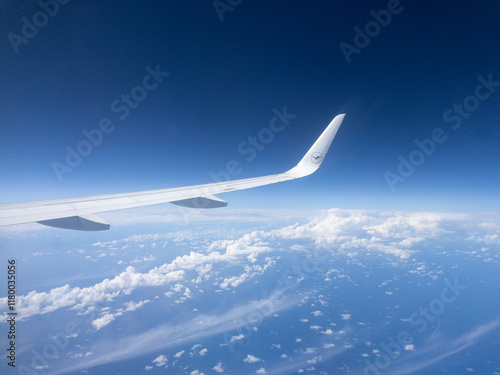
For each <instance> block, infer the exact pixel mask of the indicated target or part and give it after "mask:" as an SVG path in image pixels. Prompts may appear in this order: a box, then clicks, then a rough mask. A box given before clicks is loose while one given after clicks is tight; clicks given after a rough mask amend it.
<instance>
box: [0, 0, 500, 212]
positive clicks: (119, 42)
mask: <svg viewBox="0 0 500 375" xmlns="http://www.w3.org/2000/svg"><path fill="white" fill-rule="evenodd" d="M42 1H43V0H42ZM222 2H223V3H226V4H227V2H226V1H224V0H222ZM235 3H237V1H234V2H233V4H235ZM397 3H398V2H397V1H396V2H394V1H390V2H389V3H387V2H378V1H377V2H375V1H369V2H344V3H342V4H340V3H337V2H326V1H323V2H314V3H310V2H305V1H289V2H286V3H285V2H264V1H259V2H251V1H242V2H241V3H240V4H239V5H237V6H234V7H231V10H230V11H229V10H228V11H225V12H224V13H223V14H220V12H221V11H220V10H219V14H218V12H217V11H216V9H215V7H214V5H213V2H211V1H204V2H187V1H169V2H164V1H149V2H146V3H144V2H127V3H123V2H118V1H106V2H76V1H71V2H69V3H68V4H65V5H59V9H58V10H57V14H54V15H53V17H47V20H46V21H47V22H46V25H45V26H43V27H40V28H38V29H39V30H38V32H37V34H36V35H34V36H32V37H31V38H26V39H24V41H25V42H26V43H20V44H16V43H15V42H12V40H14V39H13V38H14V36H13V34H16V35H17V36H18V38H21V37H23V23H24V22H25V21H23V20H24V19H23V17H26V20H29V21H32V22H33V17H34V16H35V21H36V22H38V23H41V22H42V23H43V22H44V18H43V15H40V14H39V13H37V12H40V9H41V8H40V6H39V5H37V4H36V2H34V1H30V2H22V3H18V2H15V3H11V2H7V3H5V2H4V3H2V4H1V5H0V9H1V14H3V20H2V22H1V25H0V33H1V35H2V43H0V56H1V59H0V71H1V75H0V87H1V88H2V90H1V91H0V106H1V110H0V129H1V137H0V200H1V201H2V202H12V201H27V200H37V199H49V198H62V197H70V196H81V195H94V194H109V193H118V192H127V191H137V190H149V189H159V188H167V187H176V186H183V185H192V184H199V183H209V182H213V179H212V177H211V175H210V172H214V173H217V172H219V171H223V170H225V168H226V164H227V162H228V161H230V160H236V161H237V162H238V164H239V166H240V169H239V170H238V172H239V173H237V174H235V176H233V178H246V177H254V176H259V175H263V174H272V173H278V172H282V171H285V170H286V169H288V168H290V167H292V166H293V165H294V164H295V163H296V162H298V160H300V158H301V157H302V155H303V154H304V153H305V152H306V151H307V150H308V148H309V147H310V146H311V144H312V143H313V142H314V140H315V139H316V137H317V136H319V134H320V133H321V131H322V130H323V129H324V128H325V127H326V125H327V124H328V123H329V122H330V121H331V119H332V118H333V117H334V116H335V115H337V114H339V113H346V114H347V116H346V118H345V120H344V123H343V124H342V126H341V128H340V130H339V132H338V134H337V137H336V139H335V140H334V143H333V144H332V148H331V149H330V151H329V153H328V156H327V158H326V159H325V162H324V163H323V165H322V167H321V168H320V169H319V171H318V172H316V173H315V174H314V175H312V176H310V177H308V178H305V179H301V180H298V181H294V182H288V183H283V184H279V185H272V186H267V187H262V188H258V189H253V190H248V191H242V192H235V193H229V194H224V195H222V196H221V198H222V199H225V200H228V201H229V203H230V204H231V206H232V207H236V208H265V207H272V208H290V209H302V208H307V209H311V208H330V207H339V208H344V209H377V210H386V209H387V210H412V211H417V210H426V211H470V212H492V211H498V210H499V209H500V200H499V199H498V198H499V193H498V191H499V182H500V177H499V173H498V165H499V164H500V151H499V148H498V143H499V140H500V131H499V126H498V125H499V116H500V68H499V65H498V61H500V39H499V37H498V35H500V22H499V21H498V20H499V19H500V18H499V17H500V4H499V3H498V2H495V1H481V2H471V1H462V0H458V1H453V2H434V1H418V2H416V1H414V2H412V1H409V0H406V1H401V2H400V3H399V5H398V4H397ZM388 7H389V8H390V9H391V10H392V11H393V13H391V16H390V17H391V19H390V20H388V19H387V14H388V13H387V12H388V11H387V9H388ZM50 9H51V10H52V11H53V12H54V13H55V10H54V7H52V8H50ZM372 11H374V12H375V13H378V14H381V16H380V17H382V18H384V17H386V18H385V21H383V22H386V23H387V25H385V26H378V29H376V28H377V26H376V25H375V24H374V22H375V21H374V19H375V16H374V15H373V14H374V13H373V12H372ZM381 11H382V13H380V12H381ZM37 17H38V18H37ZM377 17H379V16H377ZM221 18H223V19H221ZM366 27H368V31H369V32H371V33H372V35H373V34H375V35H374V36H373V37H371V38H370V39H369V41H367V40H364V43H365V44H367V45H366V46H362V48H358V47H360V44H359V43H363V40H362V39H363V38H362V37H358V38H357V39H356V40H357V42H358V47H356V44H355V35H356V33H357V31H356V30H358V29H356V28H359V30H366ZM370 27H371V29H370ZM24 31H25V32H29V30H24ZM31 32H33V31H31ZM18 40H20V39H18ZM342 43H346V44H349V45H351V46H354V47H356V48H358V49H357V52H356V53H353V54H351V55H350V56H348V58H346V56H345V54H344V53H343V52H342V49H341V48H340V45H341V44H342ZM346 44H344V46H345V45H346ZM16 50H17V52H16ZM348 60H350V62H348ZM148 66H149V67H151V69H153V70H155V69H156V67H157V66H159V70H161V71H162V72H168V73H169V75H168V77H164V78H161V79H162V82H161V83H159V84H158V86H157V87H156V88H154V89H152V90H151V91H144V90H143V91H142V92H147V97H146V98H145V99H144V100H143V101H142V102H140V103H138V105H137V107H136V108H133V109H130V113H129V114H128V115H127V116H122V117H125V118H123V119H120V118H119V116H120V115H124V112H118V113H117V111H116V110H115V111H113V110H112V103H113V102H114V101H115V100H118V101H121V99H120V98H121V96H122V95H130V93H131V91H133V90H134V88H135V87H136V86H137V85H142V82H143V78H144V77H145V76H146V74H148V72H147V67H148ZM478 77H483V79H481V78H479V79H478ZM485 80H486V81H488V80H490V81H493V82H499V83H491V84H490V85H489V86H488V87H484V81H485ZM481 82H483V83H481ZM147 83H148V84H149V85H153V83H154V81H153V80H149V81H147ZM481 84H482V85H483V87H482V88H480V89H479V91H478V89H477V87H478V85H481ZM140 90H141V89H136V93H139V94H140V93H141V91H140ZM474 97H480V99H474ZM464 101H465V103H464ZM119 105H123V103H120V104H119ZM457 105H464V106H466V107H468V108H469V109H470V108H473V110H469V111H465V112H462V113H465V115H461V116H462V119H460V120H457V117H452V116H457V114H456V113H452V112H457V111H458V109H457V108H458V107H457ZM284 107H286V109H287V112H288V113H290V114H293V115H296V117H295V118H293V119H291V120H290V122H289V124H286V126H285V128H284V130H283V131H281V132H279V133H273V139H272V140H270V141H269V143H268V144H265V145H264V146H265V147H263V149H262V150H258V151H256V153H255V158H254V159H253V160H251V161H248V160H247V159H248V158H249V156H250V154H249V153H247V154H242V153H241V152H239V151H238V148H239V147H240V150H241V147H242V146H241V144H242V142H245V141H247V139H248V137H249V136H256V135H258V134H259V132H262V131H263V130H262V129H264V128H268V127H269V122H270V120H271V119H272V118H273V116H274V113H273V109H276V110H279V111H282V110H283V108H284ZM115 108H117V107H115ZM450 111H451V112H450ZM446 113H448V121H445V119H443V115H446ZM464 117H467V118H464ZM104 118H109V119H110V120H111V121H112V125H113V126H114V130H113V131H112V132H111V133H108V134H104V136H103V139H102V142H101V143H100V144H99V145H97V146H94V148H93V150H92V151H91V152H90V153H89V154H88V155H87V156H84V157H82V161H81V163H80V164H79V165H77V166H76V167H75V168H73V170H72V172H71V173H64V174H63V175H62V180H61V179H58V177H57V175H56V173H55V172H54V169H53V162H58V163H61V164H64V163H65V157H66V154H67V147H68V146H69V147H71V148H73V149H76V147H77V145H78V144H79V142H81V141H82V140H85V139H86V138H85V136H84V134H83V133H82V132H83V131H84V130H87V131H91V130H92V129H95V128H98V127H99V123H100V121H101V120H102V119H104ZM452 119H454V120H452ZM458 121H460V127H458V128H457V126H456V125H458ZM454 127H455V129H454ZM439 128H440V129H443V130H442V134H443V137H446V140H445V141H444V142H442V143H439V144H436V145H435V147H434V149H433V152H432V153H431V154H430V155H425V156H424V159H423V160H421V162H422V163H421V165H418V166H416V167H414V171H413V172H412V173H410V174H409V175H407V176H405V177H401V176H400V177H399V178H400V179H404V182H402V181H400V182H397V183H396V184H394V185H393V188H394V189H392V190H394V191H392V190H391V189H390V186H389V184H388V183H387V178H386V175H387V172H390V173H393V174H394V175H398V166H399V165H400V163H401V158H404V159H405V160H408V159H409V158H410V155H412V152H413V155H414V156H415V157H417V156H418V155H417V154H415V153H414V151H415V150H418V147H417V145H416V143H415V140H420V141H423V140H424V139H427V138H430V137H431V136H432V134H433V132H435V131H436V129H439ZM438 131H439V130H438ZM442 139H443V138H441V140H442ZM243 148H244V149H248V146H244V147H243ZM421 155H423V154H421ZM400 156H401V158H400Z"/></svg>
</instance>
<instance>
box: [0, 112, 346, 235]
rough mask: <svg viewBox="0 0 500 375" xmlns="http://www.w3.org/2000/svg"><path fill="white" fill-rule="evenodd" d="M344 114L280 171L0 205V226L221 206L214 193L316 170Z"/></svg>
mask: <svg viewBox="0 0 500 375" xmlns="http://www.w3.org/2000/svg"><path fill="white" fill-rule="evenodd" d="M344 116H345V115H344V114H341V115H338V116H336V117H335V118H334V119H333V120H332V122H331V123H330V124H329V125H328V127H327V128H326V129H325V130H324V131H323V133H322V134H321V135H320V137H319V138H318V139H317V140H316V142H315V143H314V144H313V145H312V147H311V148H310V149H309V151H308V152H307V153H306V154H305V155H304V157H303V158H302V160H300V162H299V163H298V164H297V165H296V166H295V167H293V168H292V169H290V170H288V171H287V172H284V173H279V174H273V175H268V176H262V177H254V178H247V179H241V180H234V181H225V182H216V183H211V184H205V185H194V186H185V187H179V188H170V189H159V190H148V191H139V192H135V193H120V194H109V195H96V196H90V197H80V198H67V199H52V200H45V201H34V202H20V203H8V204H0V226H5V225H13V224H23V223H32V222H38V223H40V224H44V225H48V226H52V227H57V228H64V229H75V230H92V231H93V230H106V229H109V228H110V225H109V224H108V223H106V222H105V221H103V220H102V219H101V218H99V217H98V216H96V215H95V214H97V213H100V212H107V211H114V210H121V209H125V208H133V207H141V206H148V205H153V204H158V203H167V202H170V203H173V204H177V205H180V206H184V207H193V208H216V207H224V206H227V202H225V201H223V200H222V199H220V198H218V197H216V196H215V194H220V193H226V192H228V191H236V190H243V189H249V188H253V187H257V186H262V185H268V184H274V183H276V182H282V181H288V180H293V179H296V178H300V177H304V176H307V175H310V174H311V173H313V172H314V171H316V169H318V168H319V166H320V165H321V163H322V162H323V159H324V157H325V155H326V153H327V151H328V148H329V147H330V144H331V143H332V140H333V138H334V137H335V134H337V130H338V129H339V127H340V124H341V123H342V120H343V119H344Z"/></svg>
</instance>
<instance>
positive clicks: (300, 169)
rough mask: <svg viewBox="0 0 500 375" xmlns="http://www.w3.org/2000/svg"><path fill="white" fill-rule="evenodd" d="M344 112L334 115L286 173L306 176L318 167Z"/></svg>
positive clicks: (294, 175) (342, 118) (295, 176)
mask: <svg viewBox="0 0 500 375" xmlns="http://www.w3.org/2000/svg"><path fill="white" fill-rule="evenodd" d="M344 116H345V113H343V114H341V115H338V116H336V117H335V118H334V119H333V120H332V122H330V125H328V126H327V128H326V129H325V130H324V131H323V133H322V134H321V135H320V136H319V138H318V139H317V140H316V142H314V144H313V145H312V147H311V148H310V149H309V151H307V153H306V154H305V155H304V157H303V158H302V160H301V161H299V163H298V164H297V165H296V166H295V167H293V168H292V169H290V170H289V171H287V172H286V174H288V175H292V176H293V177H294V178H299V177H304V176H308V175H310V174H311V173H314V172H315V171H316V169H318V168H319V166H320V165H321V163H322V162H323V159H324V158H325V155H326V153H327V151H328V149H329V148H330V145H331V143H332V141H333V138H335V135H336V134H337V131H338V130H339V127H340V124H341V123H342V120H344Z"/></svg>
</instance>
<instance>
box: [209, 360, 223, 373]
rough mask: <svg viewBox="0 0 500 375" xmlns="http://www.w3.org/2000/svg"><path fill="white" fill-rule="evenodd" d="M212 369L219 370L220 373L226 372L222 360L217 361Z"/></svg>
mask: <svg viewBox="0 0 500 375" xmlns="http://www.w3.org/2000/svg"><path fill="white" fill-rule="evenodd" d="M212 370H214V371H216V372H218V373H219V374H222V373H223V372H224V367H222V362H219V363H217V364H216V365H215V366H214V367H212Z"/></svg>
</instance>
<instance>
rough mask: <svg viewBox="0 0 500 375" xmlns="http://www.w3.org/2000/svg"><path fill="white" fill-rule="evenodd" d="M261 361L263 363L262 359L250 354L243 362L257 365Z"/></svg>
mask: <svg viewBox="0 0 500 375" xmlns="http://www.w3.org/2000/svg"><path fill="white" fill-rule="evenodd" d="M260 361H261V359H260V358H257V357H254V356H253V355H251V354H248V355H247V357H246V358H245V359H244V360H243V362H245V363H256V362H260Z"/></svg>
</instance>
